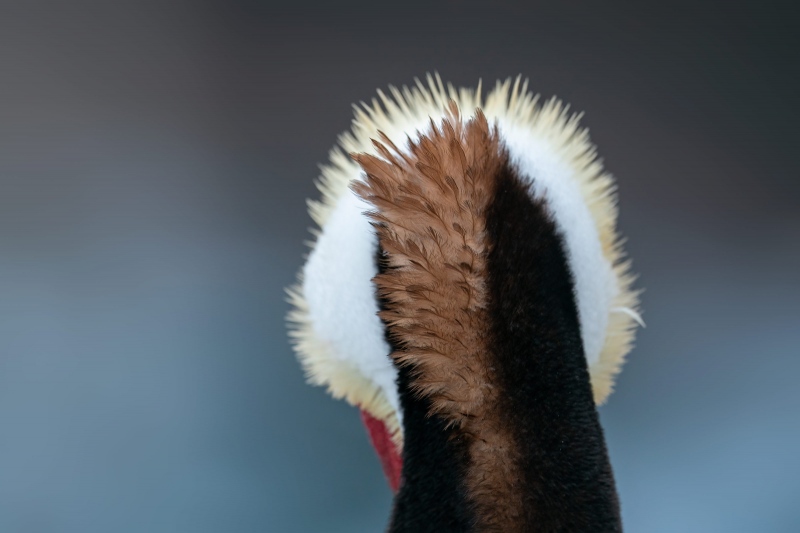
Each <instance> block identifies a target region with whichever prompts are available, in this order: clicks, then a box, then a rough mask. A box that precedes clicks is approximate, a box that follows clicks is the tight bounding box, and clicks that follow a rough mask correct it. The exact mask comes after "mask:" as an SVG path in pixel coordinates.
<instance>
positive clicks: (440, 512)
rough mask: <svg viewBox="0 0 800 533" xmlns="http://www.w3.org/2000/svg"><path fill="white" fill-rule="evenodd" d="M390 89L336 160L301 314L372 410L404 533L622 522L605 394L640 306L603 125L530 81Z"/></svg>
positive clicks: (304, 279) (342, 378)
mask: <svg viewBox="0 0 800 533" xmlns="http://www.w3.org/2000/svg"><path fill="white" fill-rule="evenodd" d="M379 96H380V100H379V101H378V100H375V101H373V102H372V105H366V104H364V105H362V106H361V107H357V108H356V116H355V119H354V121H353V127H352V130H351V131H349V132H347V133H344V134H343V135H342V136H341V137H340V139H339V146H337V147H336V148H335V149H334V150H333V151H332V152H331V154H330V163H329V164H328V165H327V166H326V167H324V169H323V175H322V179H321V181H320V183H319V187H320V190H321V192H322V199H321V200H320V201H318V202H311V203H310V211H311V215H312V217H313V218H314V220H315V221H316V222H317V224H318V225H319V227H320V229H319V231H318V233H317V236H316V237H317V238H316V242H315V243H314V245H313V249H312V251H311V253H310V255H309V257H308V261H307V263H306V265H305V266H304V268H303V270H302V271H301V275H300V282H299V284H298V285H297V286H296V287H294V288H293V289H291V290H290V298H291V301H292V303H293V305H294V310H293V311H292V313H291V315H290V321H291V324H292V336H293V341H294V345H295V349H296V351H297V353H298V356H299V359H300V361H301V363H302V364H303V366H304V368H305V370H306V373H307V375H308V378H309V381H310V382H311V383H314V384H318V385H324V386H327V387H328V390H329V391H330V392H331V394H332V395H333V396H335V397H339V398H344V399H346V400H347V401H348V402H350V403H352V404H353V405H355V406H357V407H358V408H359V409H360V410H361V412H362V418H363V420H364V422H365V425H366V427H367V429H368V431H369V434H370V437H371V439H372V442H373V444H374V446H375V448H376V450H377V451H378V455H379V456H380V458H381V462H382V465H383V468H384V471H385V472H386V474H387V478H388V479H389V483H390V485H391V486H392V488H393V489H394V490H395V493H396V494H395V501H394V508H393V512H392V517H391V519H390V525H389V531H390V532H401V531H402V532H412V531H413V532H426V531H431V532H433V531H436V532H448V531H453V532H456V531H458V532H461V531H463V532H472V531H475V532H478V531H481V532H484V531H486V532H489V531H491V532H494V531H497V532H507V533H511V532H518V531H519V532H522V531H526V532H527V531H530V532H550V531H569V532H588V531H621V524H620V516H619V504H618V500H617V495H616V489H615V485H614V480H613V475H612V471H611V466H610V464H609V460H608V454H607V451H606V447H605V440H604V438H603V433H602V429H601V427H600V425H599V421H598V416H597V410H596V405H597V404H600V403H602V402H604V401H605V400H606V398H607V397H608V395H609V394H610V392H611V390H612V386H613V382H614V378H615V376H616V374H617V373H618V372H619V370H620V367H621V364H622V362H623V358H624V356H625V355H626V353H627V352H628V350H629V349H630V346H631V342H632V338H633V333H634V329H635V323H636V322H637V321H638V320H639V319H638V314H637V311H636V307H637V297H636V293H635V292H634V291H632V289H631V282H632V277H631V275H630V274H629V272H628V263H627V262H626V261H624V260H623V256H622V250H621V247H620V239H619V237H618V235H617V232H616V229H615V225H616V204H615V202H616V199H615V195H614V187H613V181H612V178H611V176H610V175H609V174H607V173H606V172H605V171H604V170H603V167H602V165H601V164H600V162H599V161H598V160H597V158H596V154H595V148H594V146H593V145H592V144H591V143H590V141H589V139H588V134H587V132H586V131H585V130H583V129H581V128H580V127H579V124H578V117H576V116H571V115H570V114H569V113H568V111H567V109H566V108H565V107H564V106H562V104H561V103H560V102H559V101H557V100H550V101H547V102H545V103H543V104H542V103H540V102H539V100H538V98H537V97H535V96H533V95H532V94H531V93H529V92H528V84H527V82H524V83H521V81H520V79H519V78H518V79H517V80H516V81H515V82H513V83H512V82H511V80H508V81H506V82H499V83H498V84H497V85H496V87H495V88H494V89H493V90H492V91H490V92H489V94H488V95H486V97H485V98H484V97H483V96H482V94H481V89H480V86H479V87H478V89H477V90H475V91H473V90H468V89H461V90H456V89H455V88H453V87H452V86H447V87H445V86H444V85H443V84H442V82H441V80H440V79H439V78H438V76H436V77H428V80H427V84H423V83H421V82H419V81H418V82H417V85H416V86H414V87H413V88H403V89H401V90H398V89H392V90H391V95H390V96H389V95H385V94H384V93H382V92H379Z"/></svg>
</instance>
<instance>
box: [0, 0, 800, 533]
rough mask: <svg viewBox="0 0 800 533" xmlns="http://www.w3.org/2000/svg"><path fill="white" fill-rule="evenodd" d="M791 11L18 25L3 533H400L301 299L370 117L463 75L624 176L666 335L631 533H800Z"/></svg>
mask: <svg viewBox="0 0 800 533" xmlns="http://www.w3.org/2000/svg"><path fill="white" fill-rule="evenodd" d="M785 4H786V5H787V6H790V3H785ZM789 9H790V8H789ZM789 9H779V8H778V7H775V6H771V5H770V4H767V3H763V2H755V1H752V2H749V3H746V4H741V5H740V4H736V3H727V4H720V3H713V2H710V1H693V2H682V1H679V2H667V3H664V2H660V3H656V2H616V3H613V5H606V4H604V3H599V2H589V1H585V0H559V1H548V2H541V1H530V2H512V1H510V0H505V1H503V0H498V1H494V2H485V1H484V2H474V1H455V0H452V1H443V2H434V1H429V2H415V1H413V0H411V1H409V2H404V3H399V4H398V3H394V4H389V3H381V2H349V3H346V2H320V3H317V4H308V3H306V4H302V5H301V4H294V5H292V6H283V7H277V6H275V5H274V4H273V3H271V2H266V1H264V2H259V1H255V0H252V1H243V0H239V1H237V0H228V1H224V2H223V1H219V2H205V1H185V2H183V1H173V0H169V1H166V0H159V1H138V2H106V1H95V2H87V1H84V0H74V1H71V2H56V1H51V2H47V1H36V0H27V1H24V2H22V1H18V2H8V1H3V2H2V3H0V531H3V532H10V533H16V532H31V533H38V532H48V533H49V532H81V533H93V532H98V533H99V532H103V533H105V532H109V531H114V532H119V533H128V532H149V533H159V532H179V533H180V532H191V533H205V532H220V531H225V532H233V533H239V532H241V533H246V532H265V531H266V532H276V533H282V532H323V531H324V532H348V533H353V532H365V533H366V532H376V531H383V529H384V527H385V525H386V523H387V518H388V515H389V510H390V502H391V494H390V492H389V490H388V488H387V487H386V483H385V481H384V479H383V477H382V473H381V470H380V467H379V464H378V461H377V459H376V458H375V456H374V454H373V452H372V450H371V448H370V446H369V444H368V442H367V439H366V436H365V434H364V431H363V429H362V427H361V424H360V421H359V418H358V414H357V412H356V411H355V410H354V409H353V408H351V407H349V406H347V405H345V404H344V403H342V402H337V401H333V400H331V399H329V398H328V397H327V396H326V394H325V392H324V391H323V390H320V389H316V388H311V387H308V386H306V385H305V384H304V381H303V376H302V373H301V371H300V369H299V367H298V365H297V363H296V361H295V360H294V357H293V354H292V352H291V350H290V347H289V344H288V342H287V338H286V334H285V327H284V315H285V313H286V312H287V310H288V305H287V304H286V303H285V302H284V293H283V289H284V287H286V286H287V285H290V284H291V283H292V282H293V281H294V279H295V272H296V271H297V269H298V268H299V267H300V266H301V264H302V261H303V256H304V254H305V253H306V251H307V248H306V247H305V246H304V244H303V241H304V240H307V239H309V237H310V235H309V233H308V228H309V227H310V226H311V224H312V223H311V220H310V218H309V217H308V216H307V214H306V209H305V203H304V202H305V199H306V198H308V197H316V195H317V193H316V191H315V189H314V186H313V184H312V180H313V179H314V178H315V177H316V176H317V174H318V169H317V165H318V164H319V163H321V162H323V161H324V160H325V159H326V157H327V152H328V150H329V149H330V147H331V146H332V145H333V143H334V142H335V140H336V136H337V135H338V134H339V133H340V132H341V131H343V130H344V129H346V128H348V127H349V124H350V119H351V116H352V112H351V108H350V105H351V103H353V102H357V101H359V100H367V99H370V98H371V97H372V96H373V95H374V92H375V89H376V88H379V87H386V86H387V85H388V84H395V85H402V84H409V83H412V82H413V78H414V77H415V76H424V74H425V73H426V72H432V71H434V70H438V72H440V73H441V75H442V77H443V78H444V79H445V80H450V81H452V82H454V83H455V84H457V85H470V86H471V85H475V84H476V83H477V80H478V79H479V78H482V79H483V81H484V85H485V86H486V84H490V85H492V84H493V83H494V81H495V80H496V79H498V78H506V77H508V76H516V75H517V74H519V73H521V74H522V75H523V76H527V77H530V80H531V85H532V87H533V89H534V90H535V91H538V92H541V94H542V95H544V96H551V95H558V96H559V97H561V98H563V99H565V100H566V101H567V102H569V103H571V104H572V106H573V109H576V110H583V111H585V112H586V115H585V117H584V124H585V125H587V126H588V127H589V128H590V131H591V135H592V138H593V140H594V142H595V143H596V144H597V145H598V146H599V151H600V154H601V155H602V157H603V158H604V161H605V164H606V166H607V167H608V168H609V169H610V170H611V171H612V172H613V173H614V174H615V175H616V176H617V179H618V182H619V188H620V199H621V210H622V211H621V217H620V226H621V230H622V231H623V233H624V234H626V235H627V236H628V238H629V240H628V244H627V250H628V252H629V254H630V255H631V257H632V258H633V259H634V268H635V270H636V271H637V272H639V273H640V274H641V277H640V281H639V283H638V285H639V286H640V287H642V288H645V289H646V292H645V293H644V296H643V308H644V318H645V320H646V322H647V328H646V329H644V330H641V331H640V333H639V336H638V341H637V347H636V348H635V350H634V351H633V353H632V354H631V356H630V357H629V362H628V364H627V366H626V368H625V371H624V372H623V373H622V375H621V377H620V380H619V383H618V387H617V391H616V393H615V394H614V395H613V396H612V397H611V399H610V401H609V402H608V404H607V405H605V406H603V407H602V408H601V417H602V422H603V424H604V427H605V430H606V435H607V438H608V444H609V448H610V453H611V456H612V463H613V465H614V468H615V473H616V477H617V481H618V489H619V493H620V496H621V500H622V512H623V517H624V522H625V525H626V530H627V531H631V532H648V533H662V532H663V533H668V532H684V533H686V532H703V533H707V532H726V533H731V532H766V531H769V532H796V531H800V506H798V495H799V494H800V475H799V474H800V458H798V450H800V394H798V393H797V380H798V375H799V374H800V283H799V282H798V272H800V244H799V242H798V241H799V237H800V209H799V208H800V173H799V172H798V165H797V164H796V147H797V145H798V141H800V135H799V134H798V119H800V116H799V115H800V114H799V113H798V108H797V103H796V98H797V96H796V95H797V92H798V89H800V84H798V74H800V72H798V71H799V70H800V61H799V59H800V58H799V57H798V55H799V54H800V42H799V41H800V37H799V36H798V32H797V31H796V19H795V18H794V17H793V15H792V14H791V11H790V10H789Z"/></svg>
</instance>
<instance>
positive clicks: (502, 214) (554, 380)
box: [389, 172, 622, 533]
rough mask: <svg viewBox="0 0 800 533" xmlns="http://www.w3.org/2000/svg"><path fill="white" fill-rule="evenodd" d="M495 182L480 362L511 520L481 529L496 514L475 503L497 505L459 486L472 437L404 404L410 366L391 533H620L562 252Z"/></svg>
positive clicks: (426, 406) (530, 209)
mask: <svg viewBox="0 0 800 533" xmlns="http://www.w3.org/2000/svg"><path fill="white" fill-rule="evenodd" d="M499 179H500V184H499V186H498V190H497V194H496V197H495V199H494V201H493V203H492V205H491V207H490V209H489V210H488V212H487V221H486V226H487V228H486V229H487V231H488V234H489V238H490V239H491V242H492V247H491V251H490V253H489V256H488V259H487V265H488V285H489V287H488V288H489V291H488V293H489V313H488V315H489V318H490V321H489V330H488V331H487V332H486V334H487V337H488V338H489V339H490V340H489V348H490V353H489V354H487V356H488V358H489V359H490V360H491V361H492V362H493V363H492V364H493V365H494V366H495V367H496V369H497V373H496V379H497V382H496V383H495V384H494V385H495V386H496V387H497V388H499V389H500V390H501V391H502V394H501V395H500V396H499V397H500V404H501V405H500V406H498V410H499V411H500V413H501V416H502V417H503V419H504V421H505V424H506V425H507V427H506V429H507V430H508V433H509V435H510V437H511V442H510V444H509V447H507V448H504V449H499V450H497V451H496V453H498V454H506V455H507V457H505V458H503V459H502V460H504V461H505V460H507V461H510V462H514V463H515V464H516V469H515V470H516V475H518V477H519V478H518V480H516V483H514V484H513V485H514V486H515V487H516V489H517V490H518V494H516V495H515V496H516V497H515V498H514V499H515V500H516V501H517V502H518V505H519V508H518V509H517V512H516V513H512V514H515V515H516V520H515V523H513V524H508V523H506V524H503V525H502V526H496V527H495V526H485V525H484V526H482V525H481V524H485V523H486V520H485V517H482V516H480V512H478V510H480V509H487V508H491V507H492V502H491V501H488V502H483V503H484V505H481V502H480V501H476V499H480V498H484V499H489V500H491V499H492V498H494V497H496V495H492V494H477V495H476V494H474V492H472V491H470V487H469V486H468V483H467V482H466V478H467V476H468V473H469V471H470V470H473V469H480V468H481V467H482V466H481V465H480V464H475V462H474V461H472V460H471V457H470V453H469V443H470V439H472V438H473V436H472V435H469V434H465V432H464V431H463V428H462V427H459V426H455V427H449V428H448V426H447V421H446V420H445V418H444V417H442V416H441V415H438V414H435V415H432V416H431V414H430V413H431V405H430V404H431V401H430V400H429V399H426V398H422V399H420V398H418V397H417V396H416V395H415V394H413V393H412V392H411V388H410V387H411V383H412V382H413V372H414V369H413V368H412V367H408V366H406V367H401V368H400V380H399V387H400V394H401V402H402V407H403V413H404V420H403V424H404V434H405V446H404V450H403V460H404V468H403V481H402V485H401V489H400V492H399V493H398V495H397V498H396V502H395V508H394V513H393V516H392V521H391V526H390V529H389V531H390V532H392V533H401V532H404V533H405V532H408V533H411V532H415V533H421V532H427V531H430V532H434V531H436V532H440V533H441V532H448V531H452V532H462V531H463V532H467V531H494V530H497V531H500V530H502V531H504V532H506V533H508V532H512V531H526V532H537V533H539V532H542V533H544V532H575V533H579V532H588V531H592V532H618V531H621V530H622V527H621V522H620V515H619V504H618V500H617V495H616V491H615V487H614V479H613V475H612V471H611V466H610V463H609V459H608V454H607V451H606V446H605V440H604V437H603V431H602V428H601V427H600V423H599V420H598V414H597V410H596V408H595V404H594V401H593V397H592V390H591V384H590V381H589V373H588V371H587V366H586V360H585V357H584V355H583V347H582V344H581V336H580V326H579V322H578V316H577V309H576V305H575V300H574V296H573V283H572V279H571V276H570V273H569V269H568V266H567V261H566V257H565V254H564V251H563V249H564V248H563V243H562V242H561V239H560V238H559V237H558V235H557V232H556V228H555V227H554V225H553V223H552V221H551V220H550V219H549V218H548V217H547V215H546V213H545V210H544V208H543V206H542V205H541V204H537V203H535V202H533V201H532V200H531V199H530V195H529V194H528V192H527V191H526V190H525V187H524V186H523V185H522V183H521V182H520V180H519V179H518V178H517V177H516V176H514V175H513V173H511V172H507V173H506V174H505V175H502V176H500V177H499ZM390 339H391V336H390ZM398 348H399V347H398ZM489 522H490V523H493V522H492V521H491V520H490V521H489Z"/></svg>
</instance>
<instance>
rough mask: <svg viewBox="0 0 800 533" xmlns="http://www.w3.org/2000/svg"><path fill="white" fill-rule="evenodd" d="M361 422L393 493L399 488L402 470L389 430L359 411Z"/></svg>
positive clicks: (367, 414) (380, 422) (366, 413)
mask: <svg viewBox="0 0 800 533" xmlns="http://www.w3.org/2000/svg"><path fill="white" fill-rule="evenodd" d="M361 421H362V422H364V426H365V427H366V428H367V433H369V440H370V441H371V442H372V447H373V448H375V451H376V452H378V458H379V459H380V460H381V466H382V467H383V473H384V474H386V479H387V480H388V481H389V486H390V487H391V488H392V490H393V491H394V492H397V489H399V488H400V472H401V471H402V469H403V458H402V457H400V453H399V451H398V450H397V446H395V444H394V442H392V437H391V435H389V430H388V429H386V424H384V423H383V421H382V420H378V419H377V418H375V417H374V416H372V415H371V414H369V413H368V412H366V411H364V410H363V409H362V410H361Z"/></svg>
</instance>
